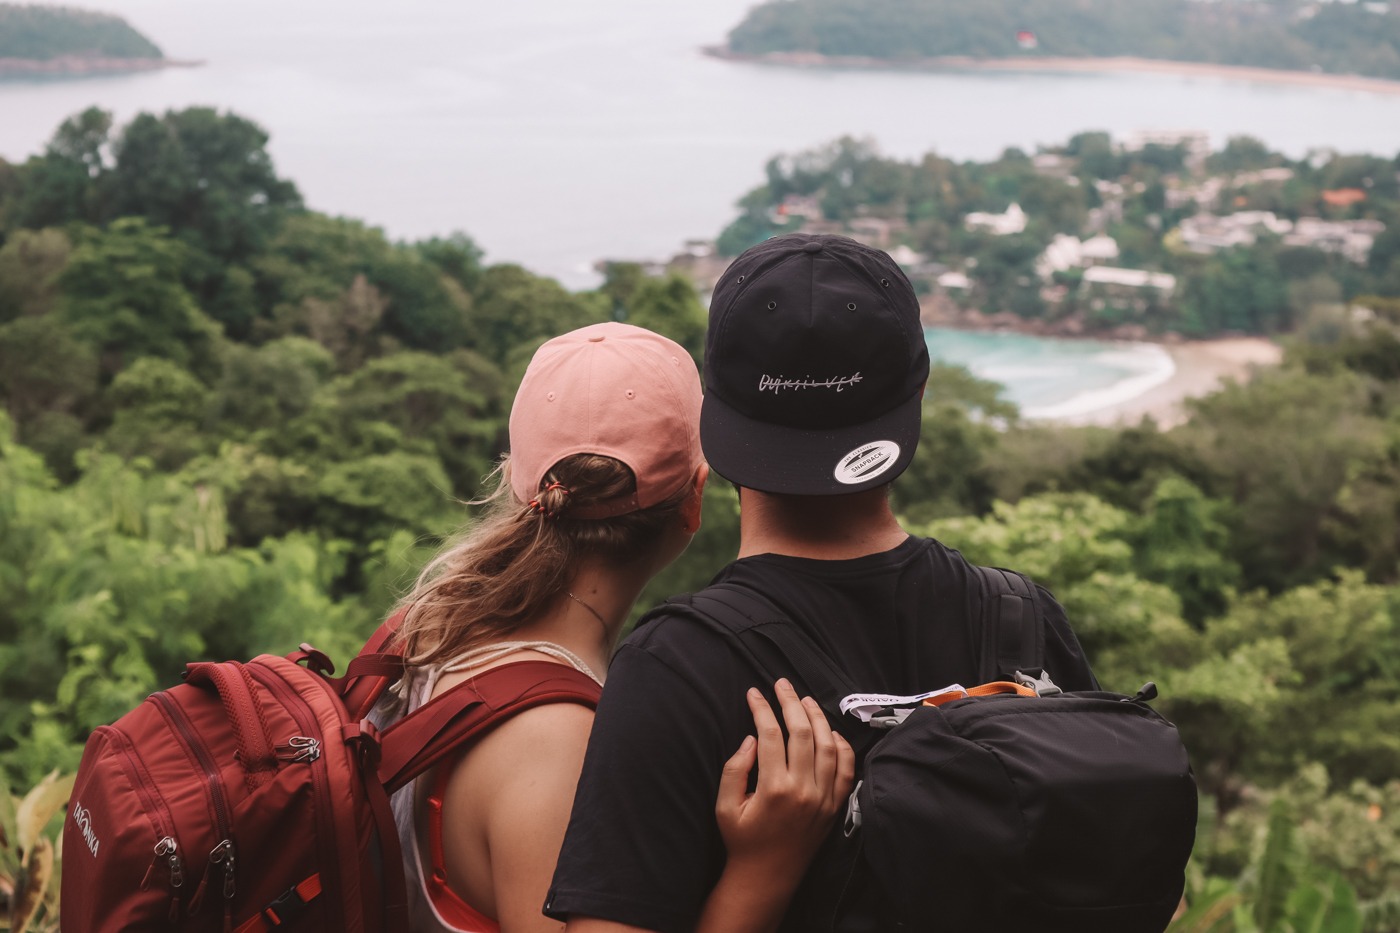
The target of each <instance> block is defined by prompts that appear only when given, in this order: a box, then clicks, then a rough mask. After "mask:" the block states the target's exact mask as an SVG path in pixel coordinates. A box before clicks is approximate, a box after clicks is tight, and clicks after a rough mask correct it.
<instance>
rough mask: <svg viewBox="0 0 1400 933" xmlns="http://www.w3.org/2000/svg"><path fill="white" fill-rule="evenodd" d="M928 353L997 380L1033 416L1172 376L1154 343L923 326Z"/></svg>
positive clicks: (1090, 403) (1112, 398) (1070, 412)
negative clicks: (1077, 338)
mask: <svg viewBox="0 0 1400 933" xmlns="http://www.w3.org/2000/svg"><path fill="white" fill-rule="evenodd" d="M924 333H925V335H926V336H927V339H928V345H929V354H930V356H931V357H932V358H933V359H935V360H939V361H942V362H946V363H956V364H958V365H961V366H966V367H967V368H968V369H969V370H971V371H972V373H973V375H975V376H977V377H978V378H980V379H987V380H990V381H992V382H998V383H1001V384H1002V386H1003V387H1004V396H1005V397H1006V398H1008V399H1010V400H1011V401H1013V402H1015V403H1016V405H1017V406H1018V407H1019V408H1020V409H1021V414H1022V415H1023V416H1025V417H1027V418H1032V419H1055V418H1072V417H1075V416H1078V415H1083V414H1086V413H1088V412H1091V411H1095V410H1098V409H1100V408H1106V407H1108V406H1111V405H1115V404H1119V403H1121V402H1124V401H1127V400H1128V399H1131V398H1135V397H1137V396H1138V395H1141V394H1142V393H1143V392H1146V391H1147V390H1149V389H1151V388H1153V387H1154V386H1157V385H1160V384H1161V383H1163V382H1165V381H1166V380H1168V379H1170V378H1171V376H1172V374H1173V373H1174V372H1175V364H1173V362H1172V358H1171V356H1170V354H1168V353H1167V351H1166V350H1164V349H1163V348H1162V347H1160V346H1158V345H1156V344H1151V343H1127V342H1110V341H1103V340H1067V339H1062V338H1055V337H1030V336H1026V335H1024V334H1010V333H988V332H980V331H958V330H947V329H944V328H937V327H930V328H927V329H926V330H925V332H924Z"/></svg>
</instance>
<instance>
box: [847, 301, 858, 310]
mask: <svg viewBox="0 0 1400 933" xmlns="http://www.w3.org/2000/svg"><path fill="white" fill-rule="evenodd" d="M855 309H856V303H855V302H854V301H852V302H850V303H849V304H847V305H846V310H847V311H854V310H855Z"/></svg>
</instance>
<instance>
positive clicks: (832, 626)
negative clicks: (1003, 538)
mask: <svg viewBox="0 0 1400 933" xmlns="http://www.w3.org/2000/svg"><path fill="white" fill-rule="evenodd" d="M720 581H725V582H727V583H732V584H739V585H742V586H746V587H749V588H751V589H753V590H755V591H757V592H759V593H762V594H764V595H765V596H766V597H767V599H768V600H769V601H771V602H773V603H774V604H776V605H777V606H778V607H779V608H780V609H782V610H784V611H785V612H786V614H787V616H788V618H789V619H791V621H792V623H793V624H794V625H797V626H800V627H801V628H802V629H803V630H805V631H806V633H807V634H808V635H809V636H810V637H811V638H812V640H813V641H815V642H816V643H817V644H818V645H819V646H821V648H822V649H824V650H825V651H826V652H827V654H828V656H829V657H831V658H833V659H835V660H837V661H838V662H839V663H840V664H841V665H842V667H843V668H844V669H845V671H846V673H847V674H848V675H849V677H850V680H851V682H852V683H853V684H854V685H855V687H856V688H857V689H858V690H860V691H861V692H871V693H889V694H897V695H912V694H917V693H922V692H924V691H928V690H935V689H938V688H939V687H944V686H947V685H948V684H952V683H965V684H972V683H975V682H976V677H977V663H976V652H975V650H974V647H975V646H974V645H973V636H972V633H971V632H970V627H969V621H968V620H976V619H980V618H981V611H982V608H981V602H982V597H981V584H980V582H979V579H978V577H977V575H976V572H975V571H974V570H973V569H972V567H971V565H970V564H968V563H967V561H966V560H964V559H963V557H962V555H961V554H959V553H958V552H957V551H955V550H952V549H951V548H948V547H945V546H944V545H942V544H940V543H938V542H937V541H934V540H931V539H925V538H912V537H911V538H909V539H907V540H906V541H905V542H904V543H903V544H901V545H899V546H898V547H896V548H894V549H893V550H890V551H885V552H882V553H879V554H871V555H867V556H865V557H859V558H855V559H853V560H839V561H823V560H810V559H805V558H797V557H786V556H781V555H776V554H762V555H758V556H755V557H747V558H744V559H742V560H738V561H735V562H734V563H732V564H730V565H729V566H728V567H726V568H725V569H724V570H722V571H721V572H720V574H719V575H718V576H717V577H716V579H715V582H720ZM1040 596H1041V600H1042V603H1043V606H1044V610H1045V616H1046V622H1047V629H1046V633H1045V664H1046V668H1047V670H1048V671H1049V673H1050V674H1051V676H1052V677H1053V678H1054V680H1055V682H1056V683H1057V684H1059V686H1060V687H1062V688H1063V689H1065V690H1086V689H1092V688H1094V687H1096V686H1097V685H1096V684H1095V682H1094V678H1093V674H1092V673H1091V672H1090V670H1089V666H1088V664H1087V663H1086V662H1085V660H1084V656H1083V652H1082V651H1081V649H1080V647H1079V643H1078V641H1077V640H1076V639H1075V637H1074V633H1073V632H1072V631H1071V630H1070V628H1069V623H1068V622H1067V621H1066V619H1065V615H1064V610H1063V609H1062V608H1061V607H1060V605H1059V604H1058V603H1057V602H1055V600H1054V599H1053V598H1052V597H1051V596H1050V595H1049V593H1047V592H1045V591H1044V590H1041V591H1040ZM740 651H741V649H740V647H739V645H738V642H737V639H734V638H731V637H726V636H725V635H723V634H720V633H717V632H715V631H712V630H711V629H709V628H706V627H705V626H703V625H701V624H699V623H697V622H696V621H695V620H692V619H688V618H686V617H685V616H682V615H675V616H665V615H663V616H662V617H660V618H658V619H654V620H653V621H651V622H649V623H648V624H646V625H643V626H641V627H640V628H639V629H638V630H637V631H636V632H634V633H633V634H632V636H631V637H630V638H628V639H627V641H626V642H624V643H623V645H622V646H621V648H620V649H619V650H618V652H617V655H616V656H615V657H614V659H613V661H612V664H611V666H610V667H609V668H608V681H607V687H606V688H605V689H604V690H603V699H602V702H601V703H600V704H599V706H598V712H597V717H596V719H595V721H594V724H593V733H592V736H591V738H590V739H589V743H588V752H587V755H586V757H585V759H584V765H583V775H582V777H581V779H580V781H579V786H578V791H577V795H576V796H575V798H574V809H573V815H572V817H571V819H570V821H569V829H568V833H567V835H566V836H565V839H564V846H563V850H562V851H561V852H560V855H559V863H558V867H557V868H556V870H555V873H554V884H553V887H552V888H551V889H550V892H549V898H548V901H547V903H546V905H545V912H546V913H547V914H549V915H550V916H553V917H557V918H560V919H563V918H565V917H567V916H568V915H570V914H573V915H577V916H591V917H599V918H602V919H606V920H611V921H614V922H617V923H624V924H630V925H632V926H638V927H642V928H644V929H649V930H659V931H663V933H680V931H685V930H689V929H691V928H692V927H693V926H694V925H695V922H696V920H697V919H698V917H699V914H700V909H701V907H702V905H703V904H704V900H705V897H706V896H707V895H708V893H709V891H710V888H711V887H713V886H714V883H715V882H716V881H717V880H718V878H719V873H720V871H721V869H722V868H723V864H724V846H723V842H722V840H721V839H720V836H719V829H718V827H717V825H716V823H715V818H714V805H715V796H716V794H717V793H718V789H719V776H720V767H721V765H722V764H723V762H724V761H725V759H727V758H729V757H730V756H731V755H733V754H734V752H735V751H736V750H737V749H738V748H739V744H740V742H742V741H743V739H744V737H745V736H747V735H750V734H751V733H752V732H753V718H752V716H751V715H750V713H749V710H748V705H747V703H746V702H745V699H744V695H745V691H747V690H748V688H749V687H759V688H760V689H761V690H763V692H764V693H765V694H766V695H768V696H769V697H771V696H772V691H773V684H772V681H771V679H768V680H767V682H764V681H763V679H761V678H760V676H759V673H758V672H757V671H756V670H755V668H754V667H753V666H752V664H751V662H750V661H749V660H747V659H746V657H745V656H744V655H743V654H741V653H740ZM774 674H775V675H776V674H785V675H786V676H788V677H790V678H792V679H793V680H794V682H795V683H798V684H800V683H801V678H800V677H797V676H795V675H796V672H795V671H776V672H774ZM848 718H850V717H848ZM833 725H837V726H840V727H841V728H842V731H843V732H845V733H846V734H847V735H848V736H850V735H855V734H856V731H857V730H860V729H868V728H869V727H868V726H864V725H862V724H860V723H859V722H857V721H856V720H855V719H854V718H850V722H849V723H834V724H833Z"/></svg>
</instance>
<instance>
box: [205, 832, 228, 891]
mask: <svg viewBox="0 0 1400 933" xmlns="http://www.w3.org/2000/svg"><path fill="white" fill-rule="evenodd" d="M209 865H210V867H211V868H212V867H213V866H215V865H223V866H224V898H225V899H228V898H231V897H233V891H234V880H233V869H234V857H233V840H232V839H225V840H224V841H223V842H221V843H219V844H218V845H216V846H215V847H214V850H213V851H212V852H210V853H209Z"/></svg>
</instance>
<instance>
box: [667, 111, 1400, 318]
mask: <svg viewBox="0 0 1400 933" xmlns="http://www.w3.org/2000/svg"><path fill="white" fill-rule="evenodd" d="M1396 170H1397V165H1396V163H1395V162H1394V161H1387V160H1385V159H1375V158H1370V157H1347V156H1340V155H1337V154H1335V153H1331V152H1317V153H1313V154H1311V156H1310V157H1309V158H1308V159H1306V160H1302V161H1300V162H1291V161H1289V160H1287V159H1285V158H1284V157H1282V156H1280V155H1278V154H1276V153H1270V152H1268V151H1267V150H1266V149H1265V148H1264V147H1263V146H1262V145H1261V144H1259V143H1257V142H1256V141H1254V140H1249V139H1237V140H1232V141H1231V142H1230V143H1229V144H1228V145H1227V146H1226V147H1225V148H1224V149H1223V150H1222V151H1220V152H1217V153H1213V152H1212V151H1211V146H1210V141H1209V138H1208V136H1207V134H1206V133H1204V132H1201V131H1154V132H1139V133H1135V134H1133V135H1131V136H1128V137H1126V138H1124V139H1121V140H1116V141H1114V140H1110V139H1109V138H1108V137H1107V136H1106V135H1104V134H1095V133H1088V134H1080V135H1079V136H1077V137H1075V138H1074V140H1072V141H1071V143H1070V144H1068V145H1066V146H1063V147H1058V148H1047V149H1044V150H1042V151H1040V152H1037V153H1035V154H1034V155H1027V154H1025V153H1021V152H1019V151H1016V150H1009V151H1008V152H1007V153H1004V154H1003V156H1002V157H1001V158H1000V159H999V160H998V161H996V162H994V163H986V164H981V165H977V164H965V165H955V164H953V163H950V162H947V161H946V160H942V159H939V158H938V157H936V156H933V155H929V156H926V157H925V158H924V160H923V161H922V162H921V163H918V164H902V163H897V162H893V161H890V160H887V159H883V158H882V157H880V156H879V155H878V154H876V153H875V152H873V151H872V150H871V149H870V148H869V147H868V146H866V145H865V144H862V143H859V142H856V141H854V140H842V141H840V142H838V143H836V144H833V146H831V147H829V148H828V149H826V150H822V151H817V152H811V153H804V154H802V155H799V156H796V157H792V158H789V159H775V160H774V161H773V162H771V163H770V164H769V166H768V177H769V182H768V184H767V185H765V186H763V187H761V188H759V189H756V190H755V191H753V192H751V193H750V194H749V195H747V196H746V197H745V198H744V200H743V202H741V208H742V210H743V214H742V216H741V217H740V218H738V219H737V220H736V221H735V222H734V224H732V225H731V226H730V228H728V229H727V230H726V231H725V232H724V234H723V235H721V236H720V237H719V238H718V239H717V240H694V241H691V242H688V243H686V244H685V248H684V250H683V251H682V252H681V253H680V254H678V255H676V256H674V257H673V258H671V259H670V260H669V261H666V262H663V263H655V264H653V269H654V271H657V272H665V271H672V272H682V273H684V274H686V275H688V276H689V277H691V278H692V279H693V280H694V281H695V282H696V284H697V286H698V287H699V288H700V289H701V290H702V291H706V290H708V289H709V288H710V287H711V286H712V285H713V283H714V281H715V279H716V278H717V277H718V276H719V274H721V272H722V271H723V269H724V267H725V265H726V263H727V261H728V259H729V258H730V257H731V256H732V255H734V254H735V253H736V252H738V251H739V250H741V249H743V248H744V247H746V246H748V245H751V243H752V242H757V241H758V240H759V239H762V238H764V237H767V236H771V235H775V234H778V233H788V232H805V233H839V234H844V235H846V236H850V237H853V238H854V239H857V240H860V241H861V242H864V243H868V244H870V245H872V246H877V247H879V248H881V249H885V250H888V251H889V252H890V253H891V255H892V256H893V257H894V258H895V259H896V260H897V261H898V262H899V264H900V265H901V266H902V267H903V268H904V270H905V271H906V273H907V274H908V275H909V277H910V279H911V280H912V281H913V282H914V284H915V287H916V288H917V289H918V290H919V291H920V293H921V294H922V295H923V296H924V303H925V315H926V317H927V318H928V319H929V320H930V322H934V323H948V324H954V325H958V326H970V327H1015V328H1019V329H1026V330H1032V331H1044V332H1052V333H1067V334H1076V333H1090V332H1105V331H1108V332H1113V333H1115V334H1118V335H1121V336H1132V337H1139V336H1145V335H1150V334H1153V333H1164V332H1175V333H1183V334H1188V335H1195V336H1205V335H1214V334H1218V333H1222V332H1235V333H1274V332H1279V331H1283V330H1288V329H1290V328H1291V327H1292V326H1294V325H1295V324H1297V323H1298V321H1299V320H1300V319H1301V318H1302V317H1303V316H1304V315H1306V314H1307V313H1308V312H1309V311H1310V310H1312V308H1313V307H1314V306H1315V305H1319V304H1322V305H1325V304H1336V303H1341V302H1343V301H1344V300H1347V299H1350V298H1353V297H1355V296H1356V295H1357V294H1362V293H1365V292H1368V291H1373V290H1374V291H1378V292H1385V293H1389V292H1392V291H1394V290H1395V288H1396V287H1397V286H1400V236H1397V235H1396V233H1395V232H1393V227H1394V226H1395V220H1394V218H1395V215H1396V212H1397V210H1398V209H1400V197H1397V194H1400V190H1397V171H1396ZM1382 217H1384V218H1387V220H1389V223H1387V220H1383V219H1381V218H1382ZM1388 230H1392V232H1391V233H1390V234H1387V231H1388ZM1378 242H1380V243H1381V251H1380V253H1377V243H1378ZM1226 265H1228V266H1229V271H1230V275H1229V276H1224V275H1222V274H1220V273H1222V272H1223V270H1224V267H1225V266H1226ZM1227 278H1228V279H1231V280H1232V283H1233V284H1231V286H1230V287H1231V288H1232V289H1234V291H1235V292H1236V294H1230V295H1222V294H1219V291H1220V288H1223V287H1224V286H1225V284H1226V283H1225V279H1227ZM1261 278H1264V279H1267V281H1264V282H1260V281H1259V279H1261ZM1390 279H1394V280H1396V281H1394V282H1389V280H1390ZM1217 286H1219V287H1217ZM1241 292H1242V293H1243V294H1238V293H1241ZM1229 304H1235V305H1238V306H1239V307H1237V308H1235V309H1233V310H1232V309H1230V308H1228V307H1226V305H1229Z"/></svg>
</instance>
